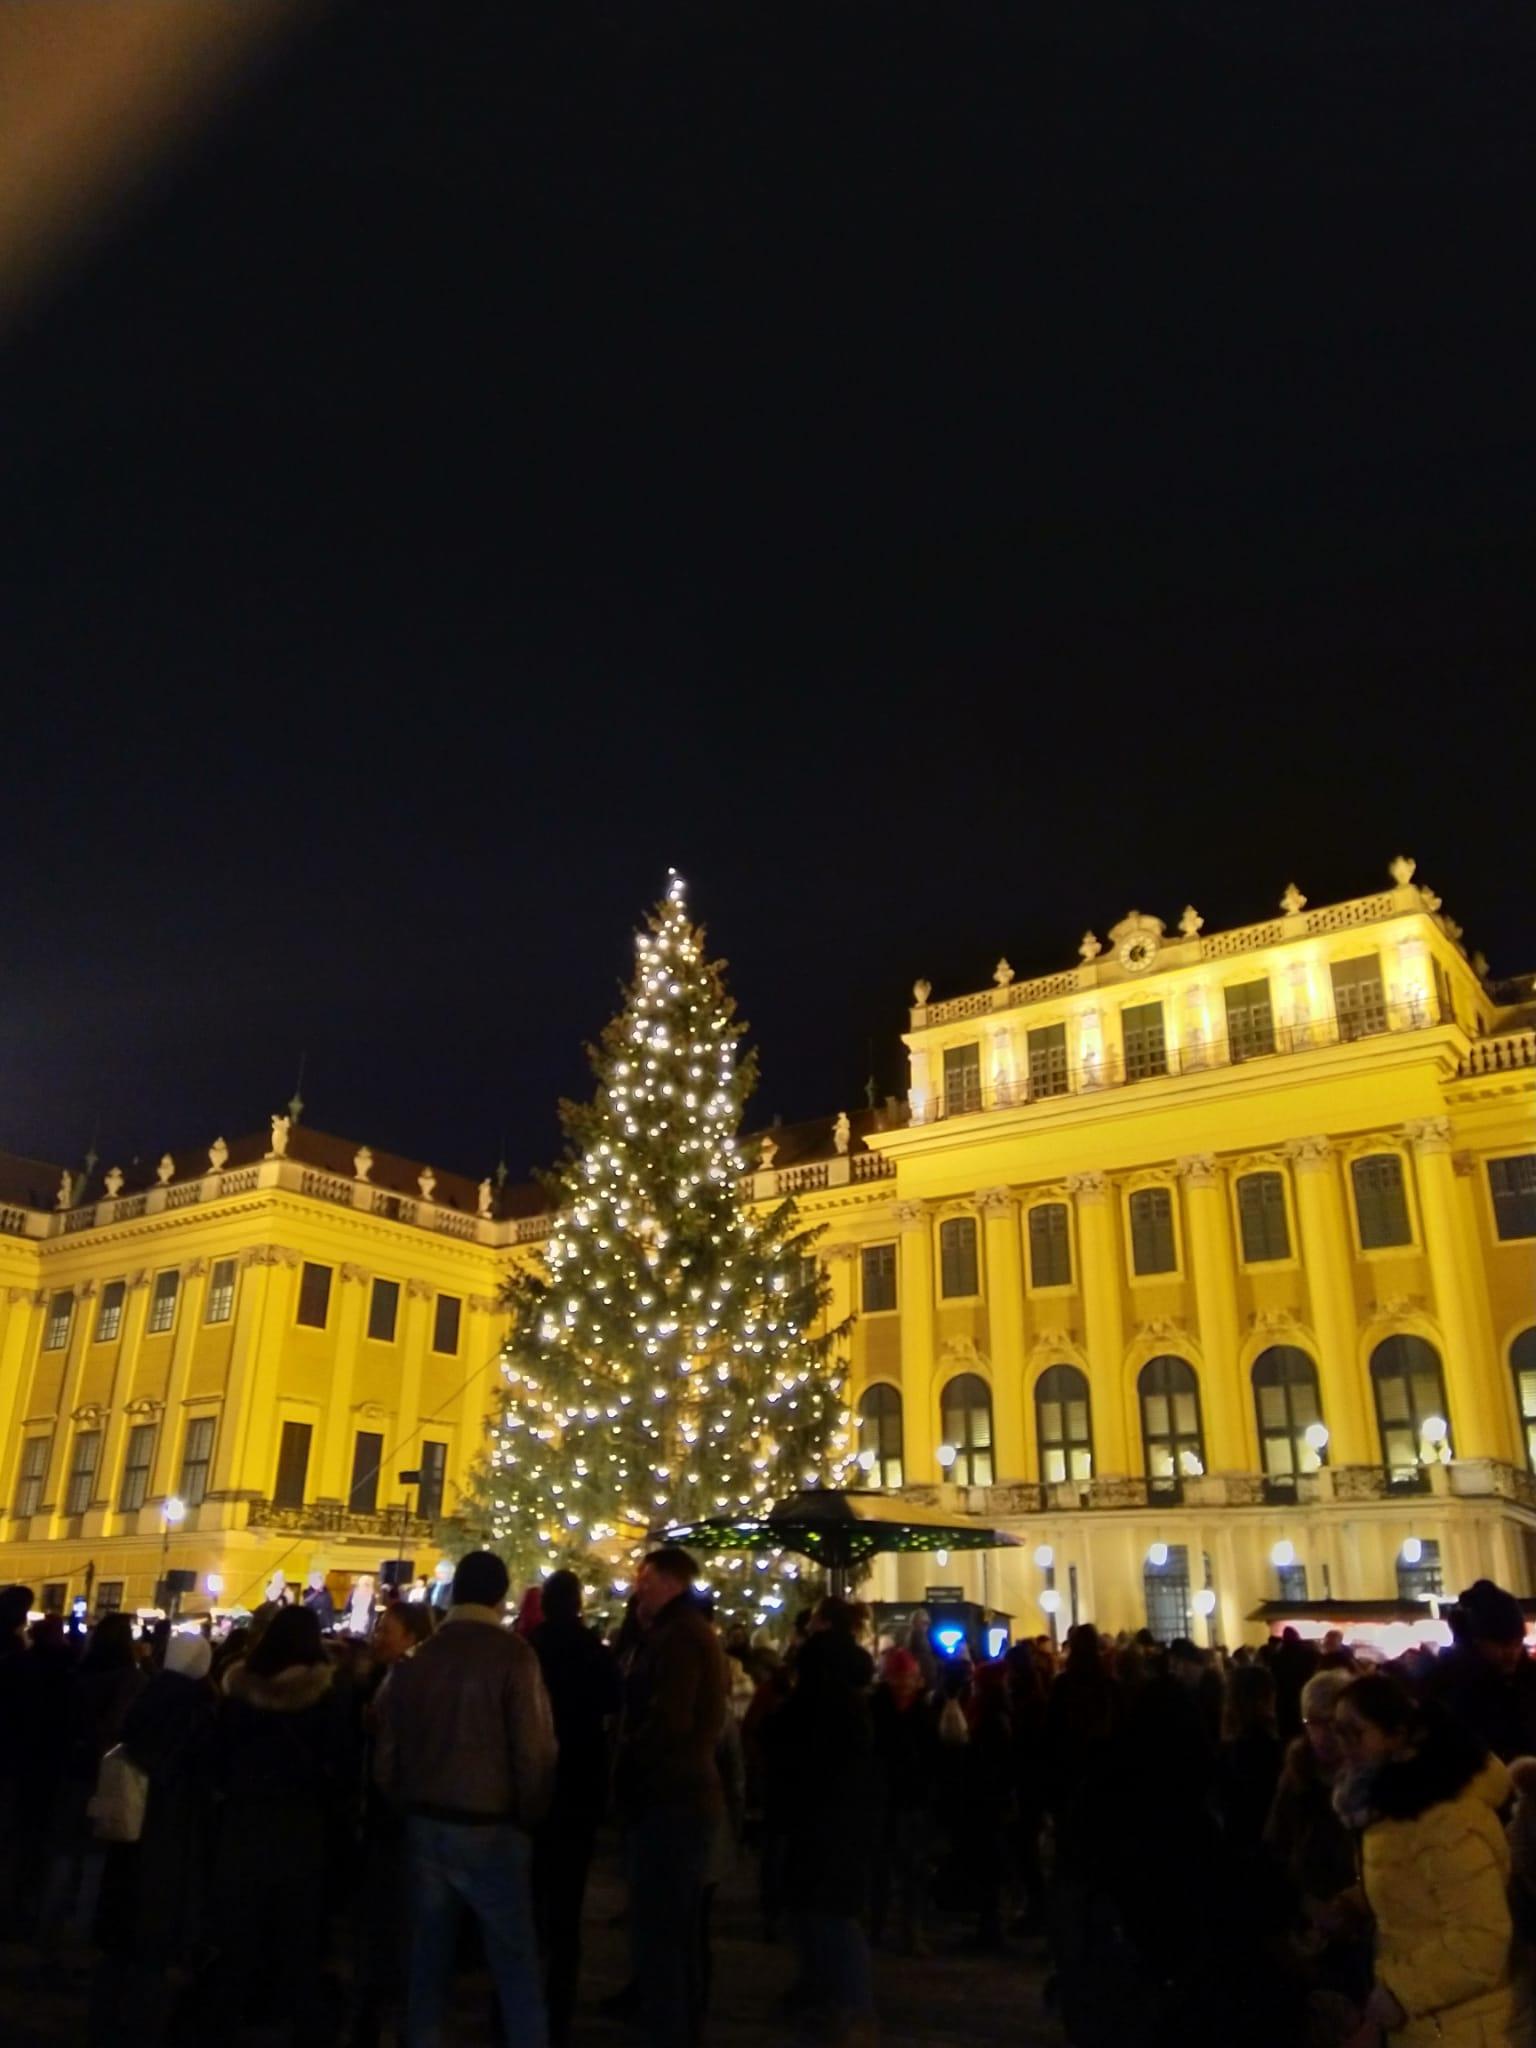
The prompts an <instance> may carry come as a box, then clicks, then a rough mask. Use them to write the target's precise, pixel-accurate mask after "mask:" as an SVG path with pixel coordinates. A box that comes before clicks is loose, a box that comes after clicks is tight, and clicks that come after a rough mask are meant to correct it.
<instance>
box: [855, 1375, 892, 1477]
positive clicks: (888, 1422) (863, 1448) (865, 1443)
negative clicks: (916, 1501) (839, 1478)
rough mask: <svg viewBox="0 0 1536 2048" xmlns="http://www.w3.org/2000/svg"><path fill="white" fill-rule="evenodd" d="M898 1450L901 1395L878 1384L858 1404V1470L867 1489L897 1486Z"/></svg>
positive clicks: (890, 1388) (889, 1387)
mask: <svg viewBox="0 0 1536 2048" xmlns="http://www.w3.org/2000/svg"><path fill="white" fill-rule="evenodd" d="M901 1450H902V1444H901V1395H900V1394H899V1393H898V1392H897V1390H896V1389H895V1387H891V1386H886V1385H885V1384H884V1382H880V1383H878V1384H877V1385H875V1386H873V1387H870V1388H869V1389H868V1390H867V1391H866V1392H865V1394H864V1397H863V1399H862V1400H861V1401H860V1402H859V1468H860V1470H861V1471H862V1472H863V1473H864V1475H865V1477H866V1478H867V1479H868V1481H869V1484H870V1485H871V1486H900V1484H901Z"/></svg>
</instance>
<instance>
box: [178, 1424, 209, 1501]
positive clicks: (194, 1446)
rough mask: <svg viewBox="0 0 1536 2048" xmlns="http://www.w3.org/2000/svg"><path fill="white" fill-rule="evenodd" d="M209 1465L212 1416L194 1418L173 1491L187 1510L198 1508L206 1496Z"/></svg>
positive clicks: (188, 1432) (189, 1426)
mask: <svg viewBox="0 0 1536 2048" xmlns="http://www.w3.org/2000/svg"><path fill="white" fill-rule="evenodd" d="M212 1466H213V1417H212V1416H211V1415H194V1416H193V1418H192V1420H191V1421H190V1422H189V1423H188V1424H187V1434H186V1439H185V1441H184V1442H183V1444H182V1448H181V1483H180V1485H179V1486H178V1487H177V1489H176V1491H177V1492H178V1493H179V1494H180V1496H181V1498H182V1499H183V1500H184V1501H185V1502H186V1504H187V1506H188V1507H189V1508H195V1507H201V1506H202V1504H203V1502H204V1500H205V1499H206V1498H207V1496H208V1478H209V1473H210V1471H211V1469H212Z"/></svg>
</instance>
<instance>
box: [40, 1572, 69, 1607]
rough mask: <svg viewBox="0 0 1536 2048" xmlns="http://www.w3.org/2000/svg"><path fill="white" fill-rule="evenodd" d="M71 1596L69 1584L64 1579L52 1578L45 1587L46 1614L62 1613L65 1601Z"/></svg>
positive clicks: (44, 1604) (44, 1602)
mask: <svg viewBox="0 0 1536 2048" xmlns="http://www.w3.org/2000/svg"><path fill="white" fill-rule="evenodd" d="M68 1598H69V1585H68V1583H67V1581H65V1580H64V1579H50V1580H49V1581H48V1583H47V1585H45V1586H44V1588H43V1612H44V1614H62V1613H63V1612H64V1603H65V1601H66V1600H67V1599H68Z"/></svg>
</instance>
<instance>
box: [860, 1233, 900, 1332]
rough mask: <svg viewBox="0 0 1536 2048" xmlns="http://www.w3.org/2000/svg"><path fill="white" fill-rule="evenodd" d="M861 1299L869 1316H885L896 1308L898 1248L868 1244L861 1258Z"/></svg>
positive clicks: (888, 1245)
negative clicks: (886, 1312) (887, 1311)
mask: <svg viewBox="0 0 1536 2048" xmlns="http://www.w3.org/2000/svg"><path fill="white" fill-rule="evenodd" d="M860 1263H861V1267H862V1272H861V1278H860V1299H861V1300H862V1301H863V1304H864V1313H865V1315H867V1316H874V1315H883V1314H884V1313H885V1311H886V1310H887V1309H893V1308H894V1307H895V1306H896V1247H895V1245H893V1244H867V1245H865V1247H864V1251H863V1255H862V1258H861V1261H860Z"/></svg>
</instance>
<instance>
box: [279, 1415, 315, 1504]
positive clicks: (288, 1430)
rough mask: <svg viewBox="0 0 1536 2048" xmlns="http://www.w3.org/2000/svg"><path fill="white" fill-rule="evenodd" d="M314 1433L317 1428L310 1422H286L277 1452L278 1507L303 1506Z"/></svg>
mask: <svg viewBox="0 0 1536 2048" xmlns="http://www.w3.org/2000/svg"><path fill="white" fill-rule="evenodd" d="M313 1435H314V1429H313V1427H312V1425H311V1424H309V1423H307V1422H285V1423H284V1424H283V1439H282V1443H281V1444H280V1446H279V1448H278V1453H277V1484H276V1485H275V1486H274V1487H273V1489H272V1505H273V1506H274V1507H279V1508H301V1507H303V1505H304V1487H305V1483H306V1481H307V1480H308V1478H309V1443H310V1438H311V1437H312V1436H313Z"/></svg>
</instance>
